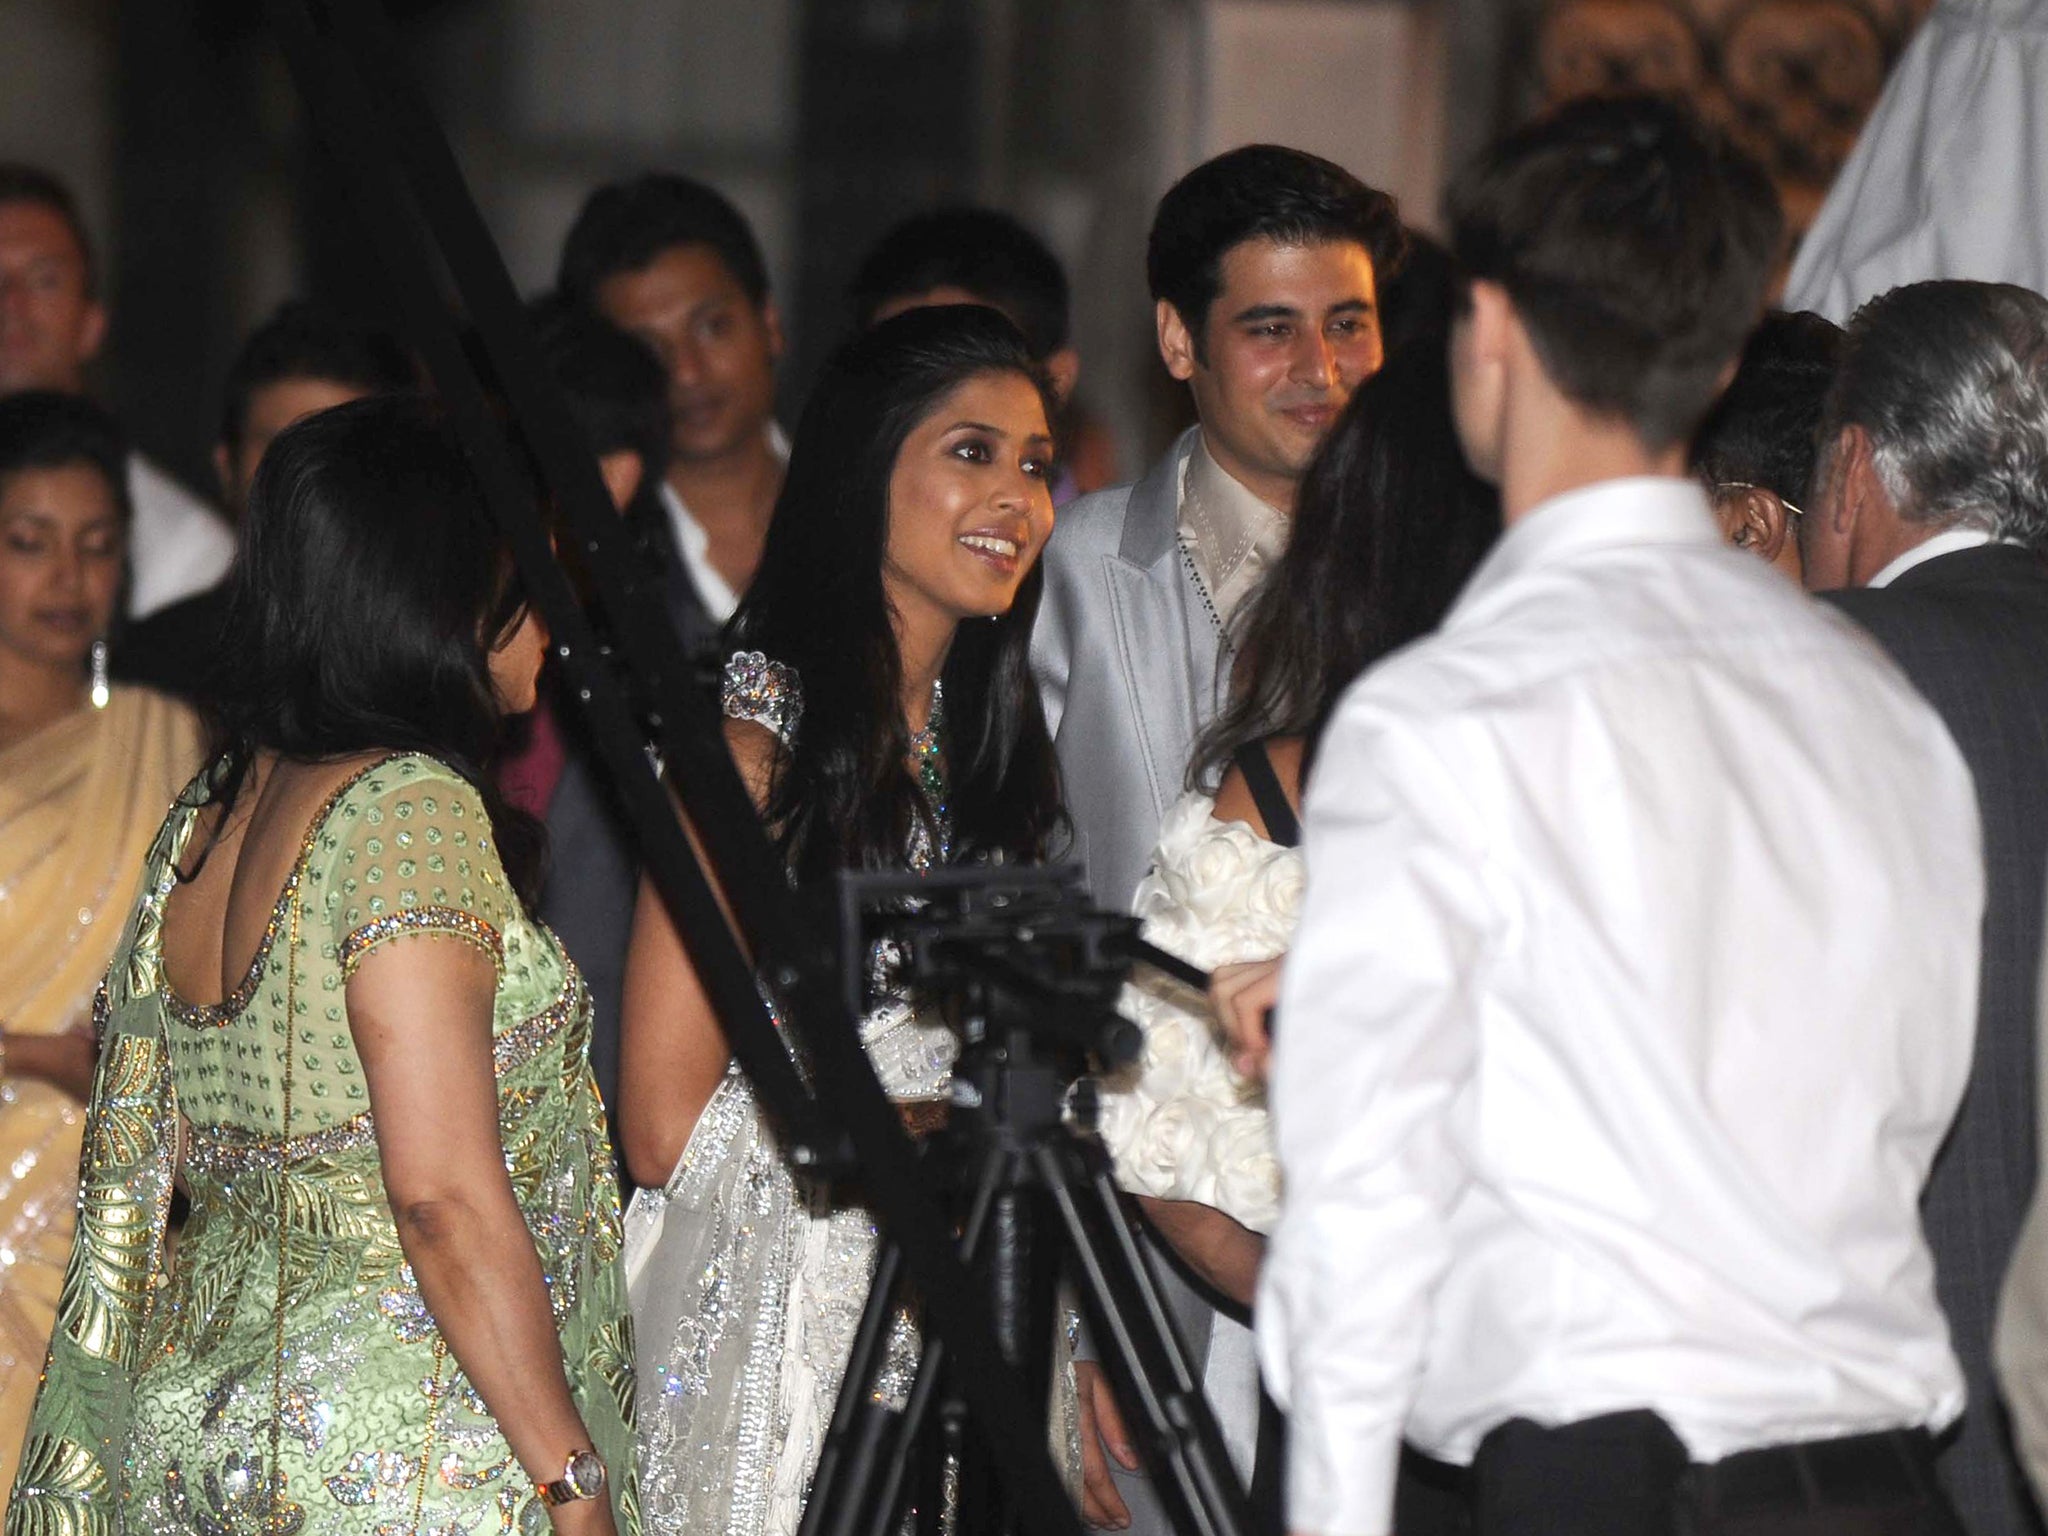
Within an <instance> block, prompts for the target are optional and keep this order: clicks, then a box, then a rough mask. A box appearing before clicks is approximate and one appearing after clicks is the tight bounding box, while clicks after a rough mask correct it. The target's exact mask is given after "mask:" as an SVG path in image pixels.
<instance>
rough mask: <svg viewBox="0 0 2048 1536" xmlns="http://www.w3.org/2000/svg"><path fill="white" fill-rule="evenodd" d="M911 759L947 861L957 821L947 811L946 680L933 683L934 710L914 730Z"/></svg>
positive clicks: (940, 859)
mask: <svg viewBox="0 0 2048 1536" xmlns="http://www.w3.org/2000/svg"><path fill="white" fill-rule="evenodd" d="M910 761H911V764H912V765H913V766H914V767H915V768H916V770H917V787H918V788H919V789H921V790H923V791H924V800H925V804H926V805H928V806H930V807H931V813H932V825H933V829H934V831H935V832H936V834H937V842H938V845H939V847H938V853H939V857H938V862H939V863H941V864H943V863H945V862H946V861H947V860H948V859H950V858H951V857H952V853H953V822H952V817H951V816H949V815H948V814H947V811H946V693H945V685H944V684H943V683H937V682H935V683H933V684H932V710H931V713H930V714H929V715H928V716H926V718H925V723H924V729H923V730H921V731H912V732H911V733H910Z"/></svg>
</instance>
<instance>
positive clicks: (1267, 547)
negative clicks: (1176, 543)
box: [1179, 432, 1288, 630]
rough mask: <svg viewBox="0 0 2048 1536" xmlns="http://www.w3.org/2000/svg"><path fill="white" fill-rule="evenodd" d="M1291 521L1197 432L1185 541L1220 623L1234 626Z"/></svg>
mask: <svg viewBox="0 0 2048 1536" xmlns="http://www.w3.org/2000/svg"><path fill="white" fill-rule="evenodd" d="M1287 527H1288V519H1287V516H1286V514H1285V513H1283V512H1280V511H1278V510H1277V509H1275V508H1273V507H1270V506H1268V505H1267V504H1266V503H1265V502H1263V501H1261V500H1260V499H1259V498H1258V497H1257V496H1255V495H1253V494H1252V493H1251V492H1250V491H1248V490H1246V489H1245V487H1244V486H1243V485H1242V484H1241V483H1240V482H1238V481H1236V480H1234V479H1232V478H1231V477H1230V473H1229V472H1228V471H1227V470H1225V469H1224V468H1223V466H1222V465H1220V464H1218V463H1217V462H1216V460H1215V458H1214V457H1213V456H1212V455H1211V454H1210V452H1209V445H1208V442H1207V441H1206V440H1205V439H1204V438H1203V436H1202V434H1201V433H1199V432H1197V433H1196V434H1195V449H1194V452H1192V453H1190V454H1189V455H1188V458H1187V464H1186V466H1185V467H1184V468H1183V469H1182V470H1181V480H1180V522H1179V532H1180V543H1181V548H1182V549H1184V550H1185V551H1187V555H1188V559H1189V560H1190V561H1191V562H1192V563H1193V565H1194V567H1195V578H1196V580H1197V581H1199V582H1200V583H1201V585H1202V591H1203V592H1204V593H1205V594H1206V595H1207V597H1208V599H1209V602H1210V604H1211V606H1212V607H1214V608H1215V610H1216V622H1217V625H1218V627H1219V628H1220V629H1223V630H1229V629H1230V628H1231V626H1232V624H1233V623H1234V621H1235V620H1236V617H1237V612H1238V610H1239V609H1240V608H1242V607H1243V606H1244V601H1245V599H1246V598H1248V597H1250V596H1251V595H1252V592H1253V591H1254V590H1255V589H1256V588H1257V587H1258V584H1259V581H1260V579H1261V578H1262V577H1263V576H1264V575H1265V574H1266V572H1267V571H1268V570H1270V569H1271V568H1272V567H1273V566H1274V565H1275V564H1276V563H1277V562H1278V561H1279V559H1280V556H1281V553H1282V552H1283V551H1284V550H1285V549H1286V548H1287Z"/></svg>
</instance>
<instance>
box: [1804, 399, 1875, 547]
mask: <svg viewBox="0 0 2048 1536" xmlns="http://www.w3.org/2000/svg"><path fill="white" fill-rule="evenodd" d="M1876 489H1878V482H1877V466H1876V465H1875V464H1873V463H1872V462H1871V458H1870V434H1869V433H1867V432H1865V431H1864V430H1863V429H1862V428H1861V427H1859V426H1857V425H1855V424H1854V423H1851V424H1850V425H1848V426H1846V427H1844V428H1842V430H1841V432H1840V433H1838V434H1837V435H1836V437H1835V441H1834V443H1833V445H1832V447H1831V449H1830V451H1829V453H1828V455H1827V476H1826V483H1825V484H1824V485H1823V486H1822V487H1821V491H1822V494H1821V495H1820V497H1819V502H1820V505H1819V507H1818V508H1816V511H1817V512H1818V514H1819V515H1820V516H1822V517H1824V518H1826V519H1827V524H1828V528H1829V530H1830V531H1832V532H1834V533H1836V534H1839V535H1841V536H1842V537H1844V538H1846V537H1848V535H1849V534H1851V533H1852V532H1854V531H1855V528H1856V525H1857V524H1858V523H1859V522H1861V521H1862V520H1863V516H1864V513H1865V512H1867V511H1868V510H1870V503H1871V495H1872V492H1873V491H1874V490H1876Z"/></svg>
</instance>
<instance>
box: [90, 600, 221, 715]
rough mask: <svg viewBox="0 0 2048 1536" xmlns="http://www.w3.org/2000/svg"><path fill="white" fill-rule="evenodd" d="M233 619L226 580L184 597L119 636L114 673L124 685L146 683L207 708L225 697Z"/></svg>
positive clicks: (113, 659) (113, 657) (111, 660)
mask: <svg viewBox="0 0 2048 1536" xmlns="http://www.w3.org/2000/svg"><path fill="white" fill-rule="evenodd" d="M227 614H228V593H227V583H226V582H224V581H223V582H221V583H219V584H218V585H215V586H211V587H208V588H207V589H206V590H205V591H203V592H195V593H193V594H192V596H190V597H186V598H180V599H179V600H178V601H177V602H175V603H172V604H171V605H170V606H169V607H168V608H159V609H158V610H157V611H156V612H155V613H152V614H151V615H150V616H149V617H148V618H146V619H137V620H136V621H135V622H134V623H133V624H130V625H128V626H127V627H126V628H125V629H124V630H122V631H120V632H119V633H118V634H116V635H115V637H114V646H113V652H112V654H111V655H110V656H109V657H108V666H109V669H110V670H111V671H112V673H113V675H114V678H115V680H116V681H118V682H123V683H141V684H143V685H144V686H145V687H150V688H155V689H157V690H158V691H159V692H162V693H168V694H170V695H172V696H173V697H174V698H179V699H183V700H184V701H185V702H186V703H188V704H191V705H193V706H195V707H196V708H199V709H202V710H203V709H207V708H209V707H210V706H211V705H212V704H213V702H214V701H215V699H216V698H218V696H219V692H220V679H219V677H218V675H217V668H218V666H219V663H220V644H221V635H222V632H223V631H224V630H225V629H226V627H227Z"/></svg>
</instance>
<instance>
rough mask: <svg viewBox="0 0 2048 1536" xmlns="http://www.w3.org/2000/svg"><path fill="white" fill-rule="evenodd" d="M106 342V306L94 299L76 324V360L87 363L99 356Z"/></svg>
mask: <svg viewBox="0 0 2048 1536" xmlns="http://www.w3.org/2000/svg"><path fill="white" fill-rule="evenodd" d="M106 341H107V306H106V305H104V304H102V303H100V302H99V301H98V300H97V299H95V300H94V301H93V302H92V303H90V304H88V305H86V306H85V314H84V315H83V316H82V317H81V318H80V320H79V322H78V360H79V361H80V362H82V363H89V362H91V361H92V360H93V359H94V358H96V357H98V356H99V355H100V348H101V347H103V346H105V345H106Z"/></svg>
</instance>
